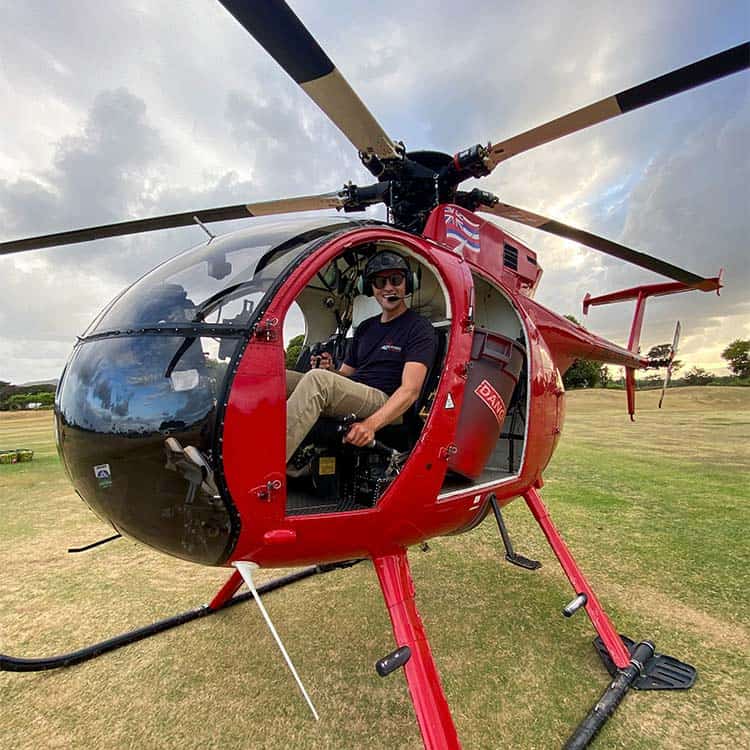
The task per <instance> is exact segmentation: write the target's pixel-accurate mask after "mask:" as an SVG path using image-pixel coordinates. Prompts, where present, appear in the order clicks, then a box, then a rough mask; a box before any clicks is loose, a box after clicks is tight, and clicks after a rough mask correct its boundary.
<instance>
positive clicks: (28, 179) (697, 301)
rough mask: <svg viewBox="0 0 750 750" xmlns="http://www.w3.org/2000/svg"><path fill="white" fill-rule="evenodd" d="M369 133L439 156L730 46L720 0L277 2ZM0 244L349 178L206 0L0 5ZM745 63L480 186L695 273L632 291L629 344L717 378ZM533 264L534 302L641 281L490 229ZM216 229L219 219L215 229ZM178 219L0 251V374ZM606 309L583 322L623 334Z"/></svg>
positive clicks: (744, 11)
mask: <svg viewBox="0 0 750 750" xmlns="http://www.w3.org/2000/svg"><path fill="white" fill-rule="evenodd" d="M291 4H292V7H293V8H294V10H295V11H296V13H297V14H298V15H299V16H300V17H301V18H302V20H303V21H304V22H305V24H306V25H307V27H308V28H309V29H310V31H311V32H312V34H313V35H314V36H315V37H316V38H317V39H318V41H319V42H320V44H321V46H323V48H324V49H325V50H326V51H327V52H328V54H329V56H330V57H331V58H332V59H333V60H334V62H335V63H336V64H337V66H338V67H339V69H340V70H341V71H342V73H343V74H344V76H345V77H346V78H347V79H348V80H349V82H350V83H351V84H352V86H353V87H354V88H355V90H357V92H358V93H359V94H360V96H361V97H362V99H363V100H364V101H365V102H366V103H367V105H368V106H369V108H370V109H371V110H372V112H373V113H374V114H375V115H376V117H377V118H378V119H379V121H380V122H381V124H382V125H383V126H384V128H385V130H386V131H387V132H388V133H389V134H390V135H391V137H393V138H395V139H399V140H403V141H404V142H405V143H406V144H407V147H409V148H412V149H435V150H440V151H446V152H450V153H453V152H455V151H457V150H459V149H462V148H464V147H466V146H469V145H472V144H474V143H477V142H483V143H486V142H488V141H497V140H500V139H501V138H504V137H507V136H510V135H513V134H516V133H518V132H521V131H523V130H526V129H528V128H530V127H533V126H535V125H538V124H540V123H542V122H545V121H547V120H550V119H552V118H554V117H556V116H558V115H561V114H564V113H566V112H569V111H571V110H573V109H576V108H578V107H580V106H583V105H586V104H589V103H591V102H593V101H596V100H598V99H601V98H603V97H605V96H608V95H610V94H613V93H616V92H618V91H621V90H623V89H625V88H628V87H630V86H633V85H636V84H638V83H641V82H643V81H645V80H648V79H650V78H653V77H655V76H657V75H660V74H663V73H666V72H668V71H670V70H673V69H675V68H677V67H681V66H682V65H686V64H688V63H690V62H693V61H695V60H698V59H701V58H703V57H706V56H708V55H711V54H714V53H716V52H718V51H720V50H722V49H725V48H727V47H731V46H734V45H736V44H739V43H740V42H743V41H746V40H747V39H748V38H750V6H749V5H748V3H747V2H746V0H745V1H740V2H710V3H706V2H703V1H700V0H695V1H692V2H691V1H687V0H684V1H683V0H650V1H649V2H639V1H636V2H631V3H622V2H620V1H619V0H618V1H616V2H609V1H608V0H599V1H598V2H590V3H589V2H575V3H574V2H570V3H565V2H559V1H558V2H549V1H548V2H533V1H532V2H498V1H497V0H491V1H489V2H475V3H472V5H471V9H470V11H469V12H467V14H465V15H464V14H463V13H462V10H464V9H465V8H468V6H465V5H462V4H460V3H458V4H457V3H455V2H454V3H447V2H434V1H433V2H421V3H403V2H391V0H380V1H379V2H377V3H354V2H351V3H345V2H334V1H333V0H327V1H321V0H292V3H291ZM0 18H1V19H2V23H1V24H0V98H1V99H2V101H3V103H4V106H3V111H4V113H5V114H4V116H3V117H2V119H1V120H0V238H2V239H3V240H7V239H14V238H17V237H23V236H29V235H36V234H43V233H47V232H54V231H62V230H65V229H71V228H76V227H79V226H86V225H91V224H103V223H109V222H113V221H119V220H124V219H127V218H130V217H143V216H150V215H158V214H161V213H169V212H173V211H187V210H191V209H198V208H209V207H212V206H217V205H226V204H233V203H240V202H252V201H256V200H263V199H268V198H275V197H284V196H289V195H299V194H307V193H316V192H326V191H329V190H332V189H337V188H338V187H340V185H342V184H343V183H344V182H346V181H348V180H350V179H351V180H353V181H354V182H359V184H367V183H368V182H370V181H371V179H370V177H369V174H368V173H367V172H365V171H364V170H363V169H362V168H361V166H360V165H359V163H358V160H357V158H356V154H355V153H354V150H353V148H352V147H351V146H350V145H349V143H348V141H346V140H345V139H344V137H343V136H342V135H340V133H339V132H338V131H337V130H336V129H335V127H334V126H332V125H331V124H330V123H329V122H328V121H327V120H326V119H325V117H324V116H323V115H322V114H320V113H319V112H318V111H317V110H316V108H315V106H314V105H313V104H312V103H311V102H310V101H309V100H308V99H307V98H306V97H305V95H304V94H303V93H302V92H301V91H300V90H299V89H297V87H296V86H295V84H293V83H292V82H291V80H290V79H288V78H287V77H286V75H285V74H284V73H283V71H281V70H280V69H279V68H277V66H276V64H275V63H274V62H273V61H272V60H271V59H270V58H269V57H268V56H267V54H266V53H265V52H264V51H263V50H262V49H261V48H260V47H259V46H258V44H257V43H256V42H255V41H254V40H253V39H252V38H251V37H249V36H248V35H247V33H246V32H245V31H244V30H243V29H242V28H241V27H240V26H239V25H238V24H237V23H236V22H235V21H234V19H233V18H231V16H229V14H228V13H227V12H226V11H225V10H224V9H223V8H222V7H221V6H220V5H219V4H218V3H216V2H212V0H183V1H182V2H180V3H173V2H168V1H167V0H122V1H121V2H117V3H102V2H101V0H75V2H73V0H67V1H66V0H55V1H54V2H53V1H52V0H26V1H25V2H23V3H19V2H16V0H0ZM749 154H750V75H748V74H747V73H742V74H738V75H735V76H732V77H731V78H727V79H724V80H722V81H719V82H717V83H713V84H709V85H708V86H705V87H703V88H701V89H698V90H694V91H692V92H688V93H686V94H682V95H680V96H678V97H675V98H672V99H670V100H668V101H666V102H661V103H657V104H654V105H651V106H650V107H647V108H644V109H641V110H638V111H636V112H632V113H630V114H628V115H625V116H623V117H620V118H617V119H616V120H614V121H611V122H608V123H604V124H602V125H599V126H596V127H594V128H591V129H589V130H587V131H585V132H581V133H577V134H575V135H572V136H568V137H567V138H565V139H563V140H560V141H558V142H556V143H554V144H548V145H546V146H542V147H540V148H537V149H535V150H534V151H531V152H528V153H526V154H523V155H520V156H518V157H516V158H514V159H512V160H511V161H509V162H507V163H505V164H504V165H501V166H500V167H499V168H498V169H497V170H496V171H495V173H493V175H492V176H491V177H490V178H488V179H486V180H484V181H483V182H482V186H483V187H484V188H485V189H488V190H491V191H493V192H495V193H497V194H498V195H500V196H501V199H502V200H505V201H507V202H509V203H513V204H515V205H518V206H521V207H523V208H526V209H530V210H532V211H538V212H540V213H543V214H546V215H548V216H551V217H553V218H556V219H559V220H561V221H564V222H567V223H570V224H573V225H576V226H579V227H581V228H586V229H589V230H590V231H593V232H596V233H598V234H602V235H605V236H607V237H610V238H612V239H615V240H618V241H620V242H623V243H625V244H628V245H630V246H632V247H635V248H637V249H640V250H643V251H645V252H649V253H653V254H656V255H659V256H661V257H664V258H666V259H668V260H670V261H671V262H673V263H675V264H677V265H681V266H684V267H686V268H688V269H689V270H692V271H694V272H696V273H700V274H702V275H707V276H712V275H715V274H716V273H717V272H718V270H719V268H720V267H723V268H725V277H726V288H725V289H724V290H723V291H722V294H721V297H718V298H717V297H716V296H715V295H713V294H703V293H692V294H690V295H681V296H679V297H673V298H669V299H667V298H665V299H657V300H652V301H651V302H650V303H649V309H648V312H647V316H646V326H645V330H644V335H643V340H642V343H643V345H644V347H649V346H651V345H652V344H657V343H663V342H666V341H669V340H671V336H672V331H673V328H674V323H675V320H676V319H677V318H680V319H681V320H682V323H683V339H682V351H681V355H680V358H681V359H683V360H684V361H686V363H687V364H688V365H698V366H701V367H705V368H707V369H709V370H716V371H721V368H722V365H723V364H724V362H723V360H722V359H721V358H720V356H719V354H720V352H721V350H722V349H723V348H724V346H726V344H727V343H728V342H729V341H731V340H733V339H735V338H747V337H749V336H750V294H749V293H748V289H750V248H749V240H748V237H750V198H749V197H748V196H749V195H750V192H749V191H748V183H749V182H750V164H749V162H750V156H749ZM506 227H507V228H511V229H512V231H514V232H515V233H516V234H517V235H518V236H520V237H521V238H523V239H524V240H525V241H527V242H528V243H529V244H530V245H531V246H532V247H534V248H535V249H536V250H537V251H538V252H539V255H540V261H541V264H542V266H543V267H544V269H545V276H544V280H543V283H542V285H541V287H540V290H539V293H538V296H537V298H538V299H539V301H541V302H542V303H543V304H545V305H548V306H549V307H551V308H553V309H555V310H557V311H559V312H561V313H574V314H576V315H578V316H579V317H581V315H580V305H581V300H582V298H583V296H584V294H585V293H586V292H587V291H590V292H592V293H602V292H605V291H611V290H614V289H618V288H621V287H622V286H629V285H632V284H635V283H639V282H651V281H655V280H656V279H657V277H655V276H653V275H651V274H649V273H648V272H646V271H640V270H637V269H631V268H628V267H626V266H624V265H622V264H621V263H619V262H618V261H615V260H611V259H608V258H605V257H603V256H599V255H597V254H595V253H594V252H593V251H587V250H584V249H581V248H579V247H578V246H576V245H574V244H572V243H569V242H566V241H563V240H558V239H555V238H550V237H546V236H545V235H543V234H542V233H537V232H534V231H533V230H526V229H524V228H519V227H518V225H512V224H508V225H506ZM227 228H230V227H227ZM202 238H203V235H202V233H201V230H200V229H199V228H197V227H196V228H187V229H180V230H171V231H168V232H162V233H158V234H150V235H142V236H139V237H131V238H124V239H116V240H103V241H100V242H97V243H88V244H85V245H78V246H71V247H67V248H58V249H52V250H41V251H35V252H31V253H26V254H23V255H16V256H7V257H0V380H10V381H12V382H16V383H21V382H25V381H29V380H39V379H45V378H51V377H57V376H58V375H59V373H60V370H61V368H62V365H63V364H64V362H65V359H66V358H67V356H68V353H69V352H70V349H71V346H72V343H73V341H74V339H75V336H76V334H79V333H81V332H82V331H83V329H84V328H85V327H86V325H87V324H88V322H89V321H90V320H91V319H92V318H93V317H94V315H95V314H96V313H97V312H98V310H99V309H101V308H102V307H103V306H104V305H105V304H106V303H107V302H108V301H109V299H111V298H112V297H113V296H114V295H115V294H116V293H117V292H118V291H119V290H120V289H121V288H123V287H124V286H125V285H127V284H128V283H130V282H131V281H133V280H135V279H136V278H137V277H138V276H140V275H141V274H142V273H143V272H144V271H146V270H148V269H149V268H151V267H152V266H154V265H156V264H157V263H159V262H160V261H162V260H164V259H166V258H168V257H170V256H171V255H173V254H175V253H176V252H178V251H180V250H182V249H185V248H186V247H189V246H191V245H193V244H195V243H197V242H199V241H201V239H202ZM630 316H631V308H630V306H629V305H627V304H624V305H617V306H613V307H612V308H598V309H594V310H592V312H591V313H590V314H589V317H588V318H587V319H585V320H584V321H583V322H584V323H585V324H586V325H587V326H588V327H590V328H591V329H592V330H595V331H597V332H598V333H601V334H603V335H605V336H607V337H610V338H612V339H613V340H615V341H617V342H618V343H624V341H625V340H626V338H627V330H628V326H629V320H630Z"/></svg>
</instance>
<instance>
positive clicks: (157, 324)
mask: <svg viewBox="0 0 750 750" xmlns="http://www.w3.org/2000/svg"><path fill="white" fill-rule="evenodd" d="M357 225H358V224H357V223H355V222H350V221H346V220H344V221H334V222H332V221H331V219H330V218H328V219H327V220H326V221H321V220H318V221H316V222H309V221H307V222H303V223H300V221H299V220H296V221H284V222H274V223H273V224H268V225H263V226H262V227H253V228H250V229H247V230H242V231H240V232H235V233H232V234H230V235H226V236H224V237H220V238H216V239H214V240H212V241H211V242H208V243H203V244H202V245H200V246H198V247H195V248H193V249H191V250H188V251H186V252H185V253H182V254H181V255H178V256H177V257H175V258H174V259H172V260H170V261H168V262H166V263H164V264H163V265H161V266H158V267H157V268H155V269H154V270H153V271H151V272H150V273H148V274H146V275H145V276H143V277H142V278H141V279H140V280H139V281H137V282H136V283H135V284H133V285H132V286H131V287H130V288H129V289H127V290H126V291H125V292H124V293H123V294H122V295H120V297H119V298H117V299H116V300H115V301H114V302H113V303H112V304H111V305H110V306H109V307H108V308H107V309H106V310H105V311H104V312H103V313H102V314H101V315H100V316H99V317H98V318H97V320H96V321H95V322H94V323H93V324H92V325H91V326H90V327H89V329H88V330H87V332H86V333H85V334H84V335H83V336H82V337H81V338H80V340H79V342H78V343H77V345H76V347H75V349H74V351H73V353H72V355H71V357H70V360H69V361H68V364H67V365H66V368H65V371H64V373H63V377H62V379H61V382H60V386H59V388H58V394H57V399H56V405H55V412H56V425H57V437H58V450H59V452H60V455H61V457H62V460H63V464H64V466H65V468H66V470H67V472H68V474H69V476H70V478H71V481H72V483H73V485H74V487H75V489H76V491H77V492H78V494H79V495H80V496H81V497H82V498H83V499H84V500H85V501H86V503H87V504H88V505H89V506H90V507H91V509H92V510H93V511H94V512H95V513H96V514H97V515H98V516H99V517H100V518H102V519H103V520H105V521H107V522H109V523H111V524H112V525H113V526H114V527H115V528H116V529H117V530H118V531H119V532H121V533H124V534H127V535H128V536H130V537H133V538H135V539H137V540H139V541H141V542H143V543H145V544H148V545H149V546H152V547H155V548H156V549H159V550H161V551H163V552H166V553H168V554H171V555H174V556H176V557H181V558H183V559H187V560H191V561H193V562H199V563H203V564H207V565H221V564H223V563H224V562H226V560H227V559H228V558H229V555H230V554H231V551H232V548H233V546H234V542H235V541H236V539H237V536H238V534H239V525H240V521H239V514H238V513H237V511H236V508H235V505H234V502H233V501H232V498H231V496H230V495H229V491H228V490H227V489H226V487H225V486H224V485H223V482H222V480H221V470H222V467H221V465H220V462H221V452H220V445H221V434H220V433H221V424H222V408H223V407H222V405H223V403H224V402H225V400H226V394H227V391H228V388H229V387H230V379H231V378H230V372H231V368H230V363H231V361H232V358H233V356H234V355H235V353H236V352H238V351H239V350H240V348H241V343H242V341H243V340H244V339H245V338H246V337H247V336H248V335H249V328H250V326H251V325H252V323H253V318H254V313H255V312H259V310H260V309H261V308H260V305H261V301H262V300H263V297H264V296H265V295H266V293H268V292H269V290H270V289H272V287H273V286H274V282H275V281H276V280H277V279H278V278H279V277H280V276H281V277H283V275H284V271H285V269H287V268H288V267H289V266H290V265H292V264H294V263H295V262H296V261H297V259H298V258H300V257H301V256H303V255H304V254H305V253H306V252H308V251H309V250H310V249H311V247H312V246H314V245H315V244H316V243H317V242H319V241H321V240H323V239H325V238H326V237H328V236H330V235H332V234H336V233H337V232H339V231H341V230H345V229H347V228H349V227H353V226H357Z"/></svg>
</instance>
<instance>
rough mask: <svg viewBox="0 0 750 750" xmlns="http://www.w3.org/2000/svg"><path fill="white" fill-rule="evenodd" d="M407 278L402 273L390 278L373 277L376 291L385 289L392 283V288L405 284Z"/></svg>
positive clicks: (391, 275) (394, 274)
mask: <svg viewBox="0 0 750 750" xmlns="http://www.w3.org/2000/svg"><path fill="white" fill-rule="evenodd" d="M404 279H406V276H404V274H402V273H392V274H390V275H389V276H373V277H372V285H373V286H374V287H375V288H376V289H385V286H386V284H388V283H390V285H391V286H399V285H401V284H403V283H404Z"/></svg>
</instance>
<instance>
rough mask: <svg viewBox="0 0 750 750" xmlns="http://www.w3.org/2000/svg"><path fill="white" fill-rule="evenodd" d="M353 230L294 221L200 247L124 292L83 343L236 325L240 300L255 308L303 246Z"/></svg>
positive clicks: (340, 224) (342, 224)
mask: <svg viewBox="0 0 750 750" xmlns="http://www.w3.org/2000/svg"><path fill="white" fill-rule="evenodd" d="M354 225H355V223H354V222H351V221H347V220H346V219H338V220H337V219H336V218H335V217H327V218H326V219H317V220H313V221H311V220H309V219H308V220H300V219H299V218H293V219H285V220H283V221H273V222H269V223H266V224H263V225H261V226H257V225H256V226H253V227H250V228H248V229H244V230H240V231H238V232H232V233H231V234H227V235H224V236H222V237H217V238H214V239H212V240H209V241H207V242H204V243H201V244H200V245H198V246H196V247H193V248H191V249H189V250H186V251H185V252H183V253H181V254H179V255H177V256H176V257H174V258H172V259H171V260H169V261H167V262H166V263H163V264H161V265H159V266H157V267H156V268H154V269H153V270H152V271H150V272H148V273H147V274H146V275H145V276H143V277H141V278H140V279H139V280H138V281H136V282H135V283H134V284H133V285H132V286H130V287H129V288H128V289H126V290H125V291H124V292H123V293H122V294H121V295H120V296H119V297H117V298H116V299H115V300H114V301H113V302H112V303H111V304H110V305H109V306H108V307H107V308H105V310H103V311H102V313H101V314H100V315H99V316H98V317H97V318H96V319H95V320H94V322H93V323H92V324H91V325H90V326H89V327H88V329H87V330H86V332H85V333H84V334H83V338H86V337H88V336H91V335H92V334H102V333H105V332H113V331H123V330H130V329H139V328H152V327H160V326H161V327H163V326H172V325H179V324H193V323H210V322H213V323H220V322H222V320H223V321H225V322H228V321H229V320H234V319H235V318H236V314H237V313H238V312H241V311H242V309H243V303H242V302H241V300H242V299H243V298H245V299H247V300H248V301H251V302H253V303H254V304H257V301H258V300H259V299H260V297H262V296H263V294H265V292H266V291H267V290H268V287H269V286H270V284H271V283H272V282H273V280H274V279H275V278H276V277H277V276H278V274H279V272H280V271H281V269H283V268H284V267H285V266H286V265H287V264H288V263H289V262H291V260H292V259H293V258H294V257H295V256H296V255H297V254H299V253H300V252H301V251H302V250H303V249H304V247H303V246H304V245H305V244H306V243H308V242H310V241H312V240H315V239H318V238H320V237H324V236H325V235H327V234H329V233H330V232H332V231H334V230H336V229H343V228H346V227H347V226H354ZM270 251H273V252H270ZM261 261H262V262H261ZM244 307H245V308H246V307H247V306H246V305H244Z"/></svg>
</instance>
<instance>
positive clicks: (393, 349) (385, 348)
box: [380, 342, 401, 352]
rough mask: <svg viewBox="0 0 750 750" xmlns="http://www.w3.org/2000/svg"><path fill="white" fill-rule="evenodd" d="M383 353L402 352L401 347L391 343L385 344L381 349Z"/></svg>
mask: <svg viewBox="0 0 750 750" xmlns="http://www.w3.org/2000/svg"><path fill="white" fill-rule="evenodd" d="M380 349H381V351H384V352H400V351H401V347H400V346H396V345H395V344H391V343H390V342H388V343H385V344H383V346H381V347H380Z"/></svg>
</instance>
